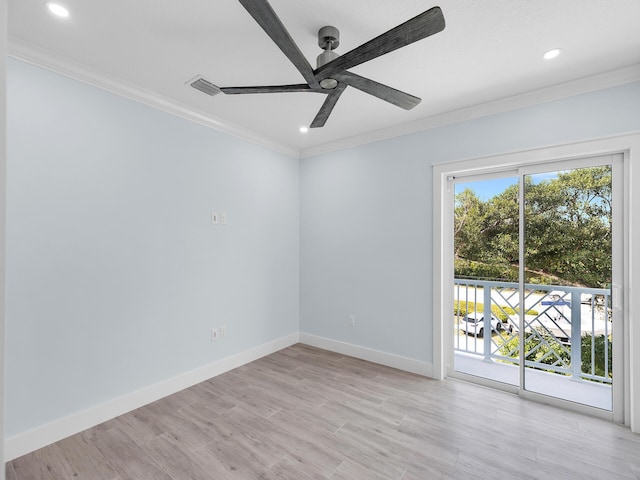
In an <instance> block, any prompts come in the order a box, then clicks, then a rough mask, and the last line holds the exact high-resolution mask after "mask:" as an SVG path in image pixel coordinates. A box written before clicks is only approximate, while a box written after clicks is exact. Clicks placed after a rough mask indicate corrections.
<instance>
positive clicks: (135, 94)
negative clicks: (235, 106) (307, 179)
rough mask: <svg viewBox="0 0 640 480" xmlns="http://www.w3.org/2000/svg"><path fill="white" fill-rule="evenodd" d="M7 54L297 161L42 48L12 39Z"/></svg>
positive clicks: (237, 129)
mask: <svg viewBox="0 0 640 480" xmlns="http://www.w3.org/2000/svg"><path fill="white" fill-rule="evenodd" d="M8 50H9V52H8V53H9V56H11V57H13V58H15V59H17V60H21V61H23V62H26V63H29V64H32V65H35V66H38V67H41V68H45V69H47V70H50V71H53V72H56V73H59V74H61V75H64V76H66V77H69V78H71V79H73V80H77V81H80V82H82V83H86V84H88V85H91V86H94V87H98V88H101V89H103V90H106V91H109V92H111V93H115V94H116V95H120V96H123V97H126V98H128V99H130V100H134V101H136V102H138V103H142V104H144V105H147V106H150V107H153V108H156V109H158V110H161V111H163V112H166V113H169V114H172V115H176V116H178V117H181V118H184V119H186V120H190V121H193V122H196V123H199V124H200V125H204V126H206V127H209V128H213V129H214V130H218V131H220V132H223V133H226V134H228V135H231V136H234V137H237V138H240V139H242V140H246V141H248V142H250V143H253V144H256V145H259V146H262V147H265V148H267V149H270V150H274V151H276V152H280V153H282V154H284V155H287V156H290V157H293V158H299V156H300V152H299V151H298V150H296V149H293V148H290V147H287V146H286V145H282V144H280V143H277V142H273V141H272V140H269V139H267V138H264V137H261V136H259V135H256V134H254V133H252V132H250V131H249V130H247V129H245V128H243V127H241V126H239V125H236V124H233V123H230V122H227V121H225V120H222V119H220V118H217V117H215V116H212V115H210V114H208V113H205V112H202V111H199V110H197V109H194V108H192V107H190V106H187V105H185V104H183V103H180V102H176V101H175V100H172V99H170V98H167V97H164V96H162V95H159V94H158V93H155V92H152V91H150V90H146V89H143V88H140V87H138V86H136V85H133V84H129V83H127V82H124V81H123V80H121V79H117V78H115V77H110V76H108V75H105V74H103V73H101V72H98V71H96V70H93V69H91V68H90V67H88V66H87V65H84V64H81V63H78V62H75V61H73V60H71V59H69V58H65V57H61V56H60V55H57V54H55V53H53V52H50V51H46V50H44V49H42V48H39V47H38V48H36V47H34V46H31V45H28V44H27V43H25V42H23V41H20V40H17V39H15V38H12V37H10V38H9V49H8Z"/></svg>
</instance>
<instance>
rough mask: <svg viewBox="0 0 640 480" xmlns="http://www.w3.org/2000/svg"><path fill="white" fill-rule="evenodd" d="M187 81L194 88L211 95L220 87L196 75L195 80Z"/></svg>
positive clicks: (218, 91) (218, 90)
mask: <svg viewBox="0 0 640 480" xmlns="http://www.w3.org/2000/svg"><path fill="white" fill-rule="evenodd" d="M188 83H189V84H190V85H191V86H192V87H193V88H195V89H196V90H200V91H201V92H202V93H206V94H207V95H210V96H212V97H213V96H214V95H217V94H219V93H220V89H219V88H218V87H216V86H215V85H214V84H213V83H211V82H210V81H208V80H205V79H204V78H202V77H200V76H198V77H196V78H195V80H189V82H188Z"/></svg>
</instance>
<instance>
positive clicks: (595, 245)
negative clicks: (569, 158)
mask: <svg viewBox="0 0 640 480" xmlns="http://www.w3.org/2000/svg"><path fill="white" fill-rule="evenodd" d="M518 188H519V187H518V186H517V185H513V186H510V187H508V188H507V189H505V190H504V191H503V192H501V193H499V194H497V195H495V196H494V197H493V198H491V199H489V200H487V201H482V200H480V199H479V198H478V196H477V195H476V194H475V193H474V192H473V190H471V189H466V190H464V191H463V192H461V193H459V194H458V195H456V204H455V221H454V225H455V227H454V228H455V232H454V233H455V255H456V259H457V260H458V261H457V262H456V269H457V270H456V274H461V273H462V270H458V267H464V268H465V270H466V273H469V272H471V273H472V272H473V271H478V272H487V271H494V272H495V271H498V272H505V273H506V274H507V276H509V269H510V268H511V269H512V270H513V268H514V267H515V266H517V264H518V261H519V258H518V257H519V256H518V253H519V245H518V238H519V224H518V218H519V202H518ZM524 212H525V220H524V221H525V266H526V269H527V270H526V281H527V282H530V283H543V282H544V283H549V281H547V279H548V278H551V279H552V280H551V281H552V283H554V284H560V285H562V284H567V285H583V286H589V287H608V285H609V284H610V282H611V221H612V217H611V169H610V167H608V166H600V167H592V168H579V169H574V170H571V171H567V172H561V173H559V174H558V175H557V177H554V178H551V179H547V180H543V181H540V182H537V183H534V182H533V180H532V178H531V177H530V176H526V177H525V205H524ZM462 260H464V262H463V261H462ZM478 264H486V265H490V266H491V268H486V269H485V268H480V267H479V266H478ZM465 276H469V275H465ZM471 276H473V275H471ZM503 278H504V277H503Z"/></svg>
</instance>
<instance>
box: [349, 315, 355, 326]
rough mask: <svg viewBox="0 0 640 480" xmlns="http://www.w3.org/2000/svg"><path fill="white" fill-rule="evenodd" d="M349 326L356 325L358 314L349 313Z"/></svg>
mask: <svg viewBox="0 0 640 480" xmlns="http://www.w3.org/2000/svg"><path fill="white" fill-rule="evenodd" d="M349 326H350V327H355V326H356V316H355V315H354V314H351V315H349Z"/></svg>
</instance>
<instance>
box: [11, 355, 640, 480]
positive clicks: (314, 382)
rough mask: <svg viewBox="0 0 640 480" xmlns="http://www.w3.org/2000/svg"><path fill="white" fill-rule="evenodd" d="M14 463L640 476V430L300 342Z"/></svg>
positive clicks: (22, 470)
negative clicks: (635, 432) (419, 374)
mask: <svg viewBox="0 0 640 480" xmlns="http://www.w3.org/2000/svg"><path fill="white" fill-rule="evenodd" d="M6 468H7V470H6V471H7V479H8V480H54V479H55V480H58V479H64V480H68V479H88V480H126V479H134V480H146V479H153V480H183V479H184V480H187V479H189V480H204V479H207V480H211V479H215V480H218V479H219V480H228V479H233V480H245V479H261V480H283V479H285V480H312V479H313V480H322V479H331V480H360V479H362V480H387V479H393V480H427V479H429V480H431V479H434V480H437V479H464V480H474V479H488V478H491V479H509V480H514V479H545V480H546V479H549V478H558V479H564V480H571V479H576V480H578V479H579V480H589V479H594V480H595V479H597V480H602V479H607V480H618V479H620V480H622V479H633V480H640V436H639V435H634V434H632V433H631V431H630V430H628V429H626V428H624V427H621V426H618V425H614V424H611V423H608V422H605V421H602V420H598V419H593V418H590V417H586V416H582V415H579V414H574V413H570V412H566V411H563V410H559V409H555V408H552V407H549V406H545V405H541V404H536V403H532V402H529V401H526V400H523V399H520V398H518V397H517V396H513V395H510V394H506V393H502V392H497V391H493V390H490V389H486V388H483V387H480V386H476V385H472V384H467V383H464V382H460V381H456V380H446V381H444V382H438V381H434V380H429V379H426V378H423V377H420V376H416V375H412V374H409V373H405V372H401V371H398V370H394V369H391V368H387V367H383V366H379V365H375V364H372V363H368V362H365V361H361V360H357V359H354V358H351V357H346V356H343V355H338V354H334V353H330V352H326V351H323V350H319V349H315V348H311V347H308V346H304V345H295V346H293V347H290V348H287V349H285V350H282V351H280V352H277V353H275V354H273V355H269V356H268V357H264V358H262V359H260V360H258V361H255V362H253V363H251V364H248V365H245V366H243V367H240V368H238V369H236V370H233V371H231V372H228V373H225V374H223V375H220V376H218V377H215V378H212V379H211V380H208V381H205V382H203V383H200V384H198V385H196V386H194V387H191V388H189V389H187V390H184V391H182V392H179V393H176V394H175V395H172V396H170V397H167V398H164V399H162V400H159V401H157V402H155V403H152V404H150V405H147V406H145V407H143V408H140V409H138V410H135V411H133V412H130V413H127V414H125V415H122V416H120V417H117V418H115V419H113V420H110V421H108V422H105V423H103V424H101V425H99V426H97V427H94V428H91V429H89V430H87V431H84V432H82V433H79V434H77V435H74V436H72V437H69V438H67V439H65V440H62V441H60V442H58V443H55V444H53V445H50V446H48V447H45V448H43V449H41V450H38V451H36V452H33V453H31V454H28V455H25V456H23V457H21V458H18V459H15V460H14V461H12V462H10V463H8V464H7V466H6Z"/></svg>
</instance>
